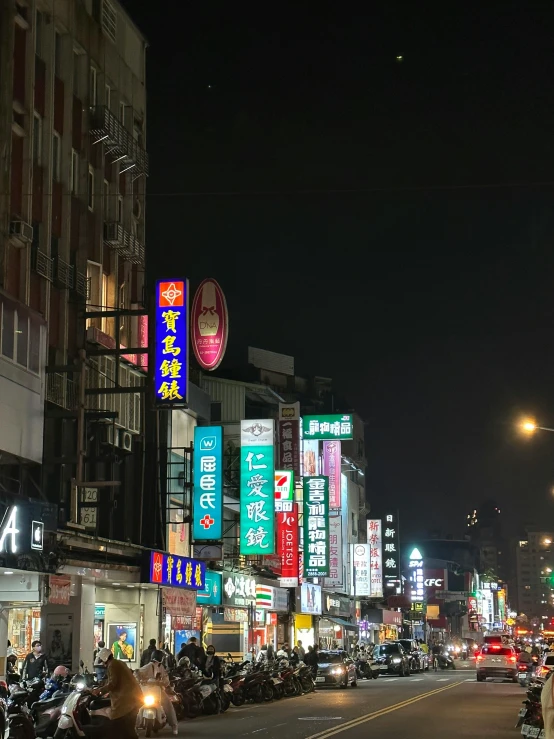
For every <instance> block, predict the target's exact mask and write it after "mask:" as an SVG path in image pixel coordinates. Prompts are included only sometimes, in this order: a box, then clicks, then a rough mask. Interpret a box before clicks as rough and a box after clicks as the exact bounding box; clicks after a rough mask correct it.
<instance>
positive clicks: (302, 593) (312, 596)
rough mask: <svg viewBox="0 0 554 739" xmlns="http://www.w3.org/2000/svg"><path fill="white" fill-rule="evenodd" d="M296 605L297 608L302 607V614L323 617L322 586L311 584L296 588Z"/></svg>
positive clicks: (303, 584)
mask: <svg viewBox="0 0 554 739" xmlns="http://www.w3.org/2000/svg"><path fill="white" fill-rule="evenodd" d="M296 603H297V606H296V607H297V608H298V606H300V613H311V614H313V615H314V616H321V613H322V597H321V585H312V583H311V582H304V583H302V585H301V586H300V587H299V588H296ZM297 612H298V611H297Z"/></svg>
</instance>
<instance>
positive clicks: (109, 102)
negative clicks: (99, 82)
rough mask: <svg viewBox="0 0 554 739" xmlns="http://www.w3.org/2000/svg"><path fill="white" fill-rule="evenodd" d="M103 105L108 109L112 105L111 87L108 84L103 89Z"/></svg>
mask: <svg viewBox="0 0 554 739" xmlns="http://www.w3.org/2000/svg"><path fill="white" fill-rule="evenodd" d="M104 105H105V106H106V108H108V109H110V108H111V107H112V88H111V87H110V86H109V85H106V87H105V89H104Z"/></svg>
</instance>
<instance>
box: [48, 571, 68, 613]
mask: <svg viewBox="0 0 554 739" xmlns="http://www.w3.org/2000/svg"><path fill="white" fill-rule="evenodd" d="M49 585H50V595H49V596H48V602H49V603H53V604H55V605H57V606H68V605H69V598H70V596H71V578H70V577H69V576H68V575H50V578H49Z"/></svg>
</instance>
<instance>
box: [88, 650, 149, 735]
mask: <svg viewBox="0 0 554 739" xmlns="http://www.w3.org/2000/svg"><path fill="white" fill-rule="evenodd" d="M96 662H97V664H99V665H104V666H105V667H107V670H108V682H107V683H106V684H105V685H103V686H102V687H101V688H95V689H94V690H93V691H92V693H93V694H94V695H103V694H104V693H109V694H110V700H111V703H112V722H111V730H112V731H113V736H117V737H118V739H136V737H137V736H138V734H137V730H136V723H137V714H138V711H139V708H140V707H141V706H142V689H141V687H140V685H139V684H138V682H137V681H136V679H135V676H134V675H133V673H132V672H131V670H130V669H129V668H128V667H127V665H126V664H124V663H123V662H121V661H119V660H116V659H114V656H113V654H112V652H111V650H110V649H108V648H107V647H105V648H104V649H101V650H100V651H99V652H98V654H97V655H96Z"/></svg>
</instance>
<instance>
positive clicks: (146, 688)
mask: <svg viewBox="0 0 554 739" xmlns="http://www.w3.org/2000/svg"><path fill="white" fill-rule="evenodd" d="M140 687H141V688H142V700H143V704H144V705H142V706H141V708H140V710H139V712H138V718H137V727H138V728H139V729H145V731H146V736H148V737H149V736H152V732H158V731H161V730H162V729H163V728H164V726H165V725H166V724H167V716H166V715H165V711H164V710H163V708H162V686H161V685H160V683H159V682H157V681H156V680H149V681H148V682H147V683H142V684H141V686H140Z"/></svg>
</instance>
